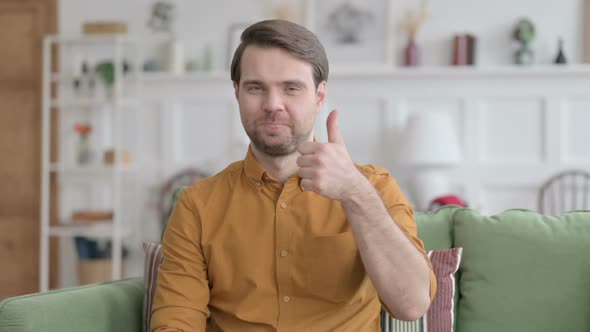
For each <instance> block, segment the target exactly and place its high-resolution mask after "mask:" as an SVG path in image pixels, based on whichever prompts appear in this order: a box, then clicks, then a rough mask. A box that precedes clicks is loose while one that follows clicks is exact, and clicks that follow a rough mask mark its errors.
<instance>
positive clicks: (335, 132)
mask: <svg viewBox="0 0 590 332" xmlns="http://www.w3.org/2000/svg"><path fill="white" fill-rule="evenodd" d="M337 119H338V111H336V110H333V111H332V112H330V115H328V120H326V127H327V128H328V142H330V143H336V144H344V139H342V135H341V134H340V127H339V126H338V121H337Z"/></svg>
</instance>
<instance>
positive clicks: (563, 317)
mask: <svg viewBox="0 0 590 332" xmlns="http://www.w3.org/2000/svg"><path fill="white" fill-rule="evenodd" d="M452 226H453V227H452V232H453V240H454V246H456V247H463V258H462V261H461V267H460V270H459V272H460V300H459V305H458V312H457V329H456V330H457V331H459V332H471V331H477V332H496V331H535V332H550V331H590V316H589V315H588V312H589V311H590V259H588V257H587V253H588V252H590V211H576V212H569V213H566V214H563V215H561V216H558V217H551V216H544V215H540V214H537V213H535V212H532V211H528V210H520V209H514V210H508V211H505V212H502V213H500V214H497V215H494V216H482V215H480V214H479V213H478V212H476V211H473V210H470V209H461V210H458V211H455V213H454V215H453V224H452Z"/></svg>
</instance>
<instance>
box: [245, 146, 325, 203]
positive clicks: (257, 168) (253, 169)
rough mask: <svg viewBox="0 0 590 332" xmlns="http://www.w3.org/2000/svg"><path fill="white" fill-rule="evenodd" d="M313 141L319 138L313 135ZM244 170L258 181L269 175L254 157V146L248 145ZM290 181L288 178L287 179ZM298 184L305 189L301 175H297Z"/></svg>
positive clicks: (248, 175)
mask: <svg viewBox="0 0 590 332" xmlns="http://www.w3.org/2000/svg"><path fill="white" fill-rule="evenodd" d="M313 141H314V142H317V141H318V140H317V138H316V137H315V136H313ZM244 171H245V172H246V176H247V177H248V178H250V179H252V180H254V181H256V182H261V183H263V182H264V180H265V179H266V178H267V177H268V174H266V170H265V169H264V167H262V164H260V163H259V162H258V160H256V157H254V153H253V152H252V147H251V146H248V152H247V153H246V158H245V159H244ZM287 181H288V180H287ZM297 184H298V187H299V189H300V190H301V191H303V186H302V185H301V177H299V175H297Z"/></svg>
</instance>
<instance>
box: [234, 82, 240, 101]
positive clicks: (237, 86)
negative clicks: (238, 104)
mask: <svg viewBox="0 0 590 332" xmlns="http://www.w3.org/2000/svg"><path fill="white" fill-rule="evenodd" d="M232 82H233V84H234V95H235V96H236V100H238V95H239V94H240V86H239V84H238V83H236V81H232Z"/></svg>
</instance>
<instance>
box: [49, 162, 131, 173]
mask: <svg viewBox="0 0 590 332" xmlns="http://www.w3.org/2000/svg"><path fill="white" fill-rule="evenodd" d="M49 170H50V171H51V172H54V173H62V174H64V173H65V174H72V175H112V174H113V173H114V172H116V171H120V172H125V173H127V172H133V171H134V170H135V167H134V166H133V165H129V164H124V165H119V166H118V167H114V166H108V165H101V164H98V165H88V166H78V165H61V164H58V163H53V164H51V165H49Z"/></svg>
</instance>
